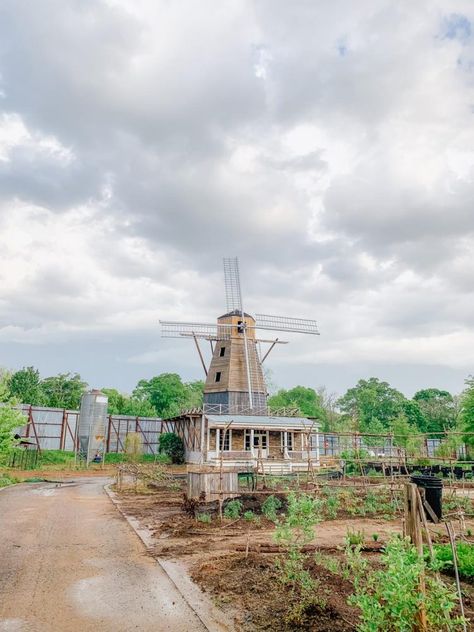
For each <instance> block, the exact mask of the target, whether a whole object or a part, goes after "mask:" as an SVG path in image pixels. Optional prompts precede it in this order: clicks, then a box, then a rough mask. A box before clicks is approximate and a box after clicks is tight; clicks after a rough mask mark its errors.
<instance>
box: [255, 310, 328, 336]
mask: <svg viewBox="0 0 474 632" xmlns="http://www.w3.org/2000/svg"><path fill="white" fill-rule="evenodd" d="M255 320H256V323H255V327H256V328H257V329H268V330H271V331H292V332H294V333H297V334H313V335H314V336H319V331H318V325H317V323H316V321H315V320H308V319H306V318H289V317H288V316H269V315H268V314H256V315H255Z"/></svg>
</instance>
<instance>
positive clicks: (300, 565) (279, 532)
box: [274, 492, 324, 625]
mask: <svg viewBox="0 0 474 632" xmlns="http://www.w3.org/2000/svg"><path fill="white" fill-rule="evenodd" d="M320 510H321V501H318V500H317V499H315V498H313V497H311V496H308V495H307V494H302V493H296V492H291V493H290V494H288V508H287V513H286V515H285V516H284V517H282V518H281V519H280V520H279V521H278V523H277V528H276V530H275V535H274V537H275V541H276V542H277V543H278V544H283V545H285V546H286V548H287V551H286V552H285V555H284V556H282V557H280V558H279V559H278V560H277V563H276V567H277V569H278V571H279V579H280V581H281V583H282V584H284V585H285V586H287V587H289V588H291V590H292V593H297V598H296V601H295V602H294V604H293V606H292V607H291V608H290V609H289V612H288V615H287V621H288V623H291V624H298V625H299V624H300V623H301V622H302V620H303V617H304V614H305V612H306V610H307V609H308V608H310V607H312V606H314V605H322V604H323V603H324V599H323V597H322V596H321V595H319V594H318V593H317V589H318V588H319V582H318V581H317V580H315V579H313V578H312V577H311V574H310V573H309V571H308V570H307V569H306V568H305V561H306V556H305V555H304V553H303V550H302V549H303V547H304V545H305V544H307V543H309V542H311V540H313V538H314V535H315V534H314V527H315V525H316V524H317V522H319V521H320V513H321V511H320Z"/></svg>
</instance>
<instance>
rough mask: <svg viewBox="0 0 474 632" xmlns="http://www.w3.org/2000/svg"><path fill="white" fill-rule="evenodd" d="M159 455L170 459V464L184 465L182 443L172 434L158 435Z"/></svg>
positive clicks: (179, 438)
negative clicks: (164, 455)
mask: <svg viewBox="0 0 474 632" xmlns="http://www.w3.org/2000/svg"><path fill="white" fill-rule="evenodd" d="M160 453H164V454H166V455H168V456H169V457H170V458H171V462H172V463H184V443H183V440H182V439H181V437H178V435H177V434H175V433H174V432H164V433H163V434H162V435H160Z"/></svg>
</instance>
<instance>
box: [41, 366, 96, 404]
mask: <svg viewBox="0 0 474 632" xmlns="http://www.w3.org/2000/svg"><path fill="white" fill-rule="evenodd" d="M86 388H87V382H83V381H82V379H81V376H80V375H79V374H78V373H60V374H59V375H56V376H54V377H47V378H46V379H45V380H43V381H42V382H41V390H42V391H43V395H44V400H45V403H44V405H45V406H51V407H52V408H69V409H71V410H77V409H78V408H79V406H80V404H81V397H82V394H83V393H84V391H85V390H86Z"/></svg>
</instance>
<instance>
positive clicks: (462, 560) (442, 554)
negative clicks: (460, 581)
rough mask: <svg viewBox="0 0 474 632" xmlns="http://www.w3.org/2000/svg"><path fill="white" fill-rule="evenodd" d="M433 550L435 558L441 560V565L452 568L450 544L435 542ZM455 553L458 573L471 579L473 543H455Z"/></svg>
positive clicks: (473, 554) (473, 569) (472, 574)
mask: <svg viewBox="0 0 474 632" xmlns="http://www.w3.org/2000/svg"><path fill="white" fill-rule="evenodd" d="M434 550H435V556H436V560H438V561H439V562H442V564H443V567H445V568H453V552H452V550H451V545H450V544H435V546H434ZM456 553H457V558H458V570H459V575H460V576H461V577H465V578H467V579H472V578H473V577H474V545H472V544H468V543H467V542H459V543H458V544H457V545H456Z"/></svg>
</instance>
